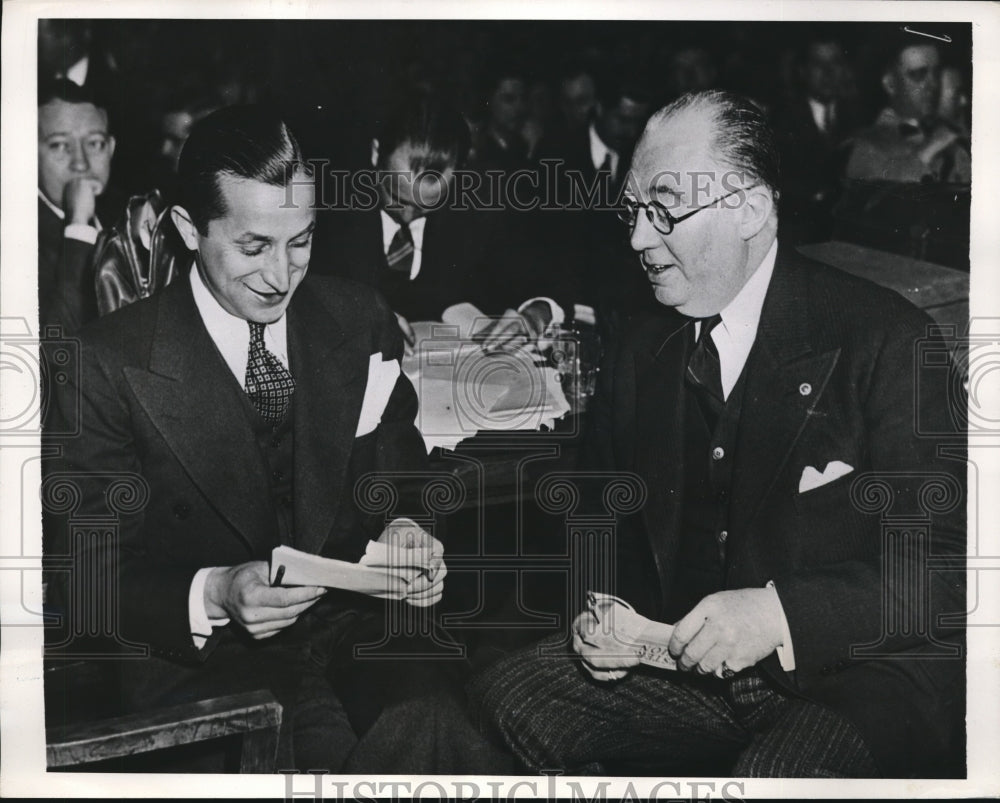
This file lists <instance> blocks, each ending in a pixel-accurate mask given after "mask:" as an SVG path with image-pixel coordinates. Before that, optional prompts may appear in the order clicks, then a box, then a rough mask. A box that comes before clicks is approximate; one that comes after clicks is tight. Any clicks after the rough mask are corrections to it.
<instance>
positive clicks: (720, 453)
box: [712, 446, 726, 460]
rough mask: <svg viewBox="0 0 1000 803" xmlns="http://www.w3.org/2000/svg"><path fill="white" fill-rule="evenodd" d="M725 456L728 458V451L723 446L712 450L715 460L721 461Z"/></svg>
mask: <svg viewBox="0 0 1000 803" xmlns="http://www.w3.org/2000/svg"><path fill="white" fill-rule="evenodd" d="M725 456H726V450H725V449H723V448H722V447H721V446H716V447H715V448H714V449H712V459H713V460H721V459H722V458H723V457H725Z"/></svg>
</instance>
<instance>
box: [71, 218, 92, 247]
mask: <svg viewBox="0 0 1000 803" xmlns="http://www.w3.org/2000/svg"><path fill="white" fill-rule="evenodd" d="M63 237H69V238H70V239H71V240H80V241H81V242H85V243H90V244H91V245H93V244H94V243H96V242H97V228H96V227H94V226H88V225H87V224H85V223H70V224H69V225H68V226H67V227H66V228H64V229H63Z"/></svg>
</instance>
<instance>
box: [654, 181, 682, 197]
mask: <svg viewBox="0 0 1000 803" xmlns="http://www.w3.org/2000/svg"><path fill="white" fill-rule="evenodd" d="M653 194H654V195H669V196H670V197H671V198H674V199H676V200H678V201H679V200H682V199H683V197H684V195H683V193H681V191H680V190H677V189H674V188H673V187H671V186H669V185H668V184H665V183H664V182H662V181H661V182H659V183H658V184H657V185H656V186H655V187H653Z"/></svg>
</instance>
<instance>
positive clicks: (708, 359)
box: [687, 315, 726, 406]
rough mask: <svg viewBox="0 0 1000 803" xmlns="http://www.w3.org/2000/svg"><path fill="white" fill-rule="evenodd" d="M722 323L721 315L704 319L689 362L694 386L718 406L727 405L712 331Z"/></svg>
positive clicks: (689, 374) (689, 373)
mask: <svg viewBox="0 0 1000 803" xmlns="http://www.w3.org/2000/svg"><path fill="white" fill-rule="evenodd" d="M720 323H722V316H721V315H713V316H712V317H711V318H702V320H701V332H699V334H698V342H697V343H696V344H695V347H694V351H693V352H692V353H691V359H690V360H688V368H687V372H688V376H689V377H690V378H691V380H692V381H693V382H694V384H695V385H696V386H697V387H698V388H700V389H701V390H703V391H704V392H705V393H707V394H708V395H709V396H710V397H711V398H712V400H713V401H714V402H715V403H717V405H720V406H721V405H723V404H725V403H726V399H725V397H724V396H723V395H722V369H721V366H720V363H719V350H718V349H717V348H716V347H715V341H714V340H712V337H711V335H712V330H713V329H714V328H715V327H716V326H718V325H719V324H720Z"/></svg>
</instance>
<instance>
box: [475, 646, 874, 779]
mask: <svg viewBox="0 0 1000 803" xmlns="http://www.w3.org/2000/svg"><path fill="white" fill-rule="evenodd" d="M561 641H563V638H562V637H553V638H550V639H546V640H545V641H543V642H541V643H540V644H536V645H534V646H532V647H529V648H527V649H525V650H522V651H520V652H517V653H512V654H511V655H509V656H507V657H505V658H504V659H502V660H500V661H498V662H497V663H495V664H493V665H492V666H491V667H489V668H488V669H487V670H485V671H484V672H482V673H481V674H479V675H478V676H477V677H476V678H474V679H473V681H472V683H471V684H470V687H469V698H470V703H471V705H472V707H473V712H474V714H475V715H477V718H478V721H479V724H480V728H481V729H482V730H483V731H484V732H489V731H495V733H494V735H495V736H499V738H501V739H502V740H503V741H504V742H506V744H507V745H508V746H509V747H510V748H511V750H512V751H513V752H514V753H515V754H516V755H517V757H518V758H519V759H520V760H521V761H522V762H524V763H525V764H526V765H527V766H528V767H529V768H530V769H531V770H532V771H535V772H540V771H542V770H562V771H563V772H565V773H567V774H572V775H595V774H608V775H714V776H733V777H758V778H824V777H825V778H837V777H850V778H863V777H875V776H876V775H877V771H876V766H875V762H874V759H873V758H872V755H871V753H870V751H869V750H868V748H867V746H866V745H865V743H864V741H863V739H862V737H861V735H860V734H859V733H858V731H857V729H856V728H855V727H854V725H853V724H851V723H850V722H849V721H847V720H846V719H845V718H844V717H842V716H841V715H840V714H838V713H836V712H834V711H832V710H830V709H828V708H826V707H824V706H821V705H819V704H817V703H813V702H809V701H807V700H802V699H800V698H796V697H790V696H787V695H785V694H783V693H781V692H780V691H779V690H778V689H777V688H776V687H774V686H773V685H772V684H771V683H770V682H769V681H768V679H767V678H766V677H765V676H763V675H762V674H761V673H760V672H758V671H757V670H756V669H754V668H751V669H747V670H744V671H743V672H740V673H738V674H737V675H736V676H735V677H733V678H730V679H729V680H721V679H719V678H717V677H715V676H714V675H698V674H695V673H688V672H683V673H682V672H670V671H669V670H657V669H652V668H649V667H645V666H639V667H636V668H634V669H633V670H632V671H631V672H630V673H629V674H628V675H627V676H626V678H624V679H623V680H619V681H605V682H601V681H596V680H594V679H593V678H591V677H590V676H589V675H588V674H587V672H586V671H585V670H584V669H583V667H582V666H581V665H580V662H579V661H576V660H573V659H571V658H568V657H565V656H560V655H554V654H553V655H543V654H540V650H541V649H542V647H543V646H546V645H547V646H548V647H549V649H550V651H553V650H554V649H556V648H558V644H559V642H561Z"/></svg>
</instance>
